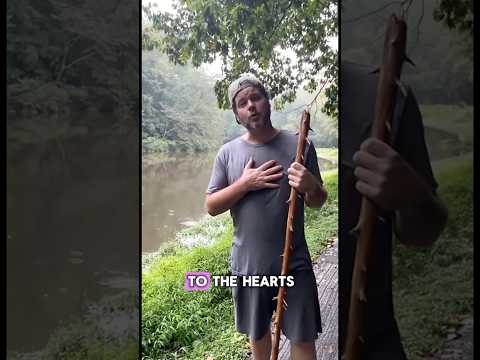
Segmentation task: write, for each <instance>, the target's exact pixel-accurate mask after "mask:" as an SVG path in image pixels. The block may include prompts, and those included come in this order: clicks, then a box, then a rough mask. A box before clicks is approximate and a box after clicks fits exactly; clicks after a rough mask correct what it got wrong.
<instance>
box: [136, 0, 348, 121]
mask: <svg viewBox="0 0 480 360" xmlns="http://www.w3.org/2000/svg"><path fill="white" fill-rule="evenodd" d="M144 11H145V14H146V15H147V17H148V18H149V19H150V20H151V21H152V23H153V28H155V29H157V30H158V31H160V32H161V33H162V34H163V38H162V39H161V40H160V41H159V42H157V43H153V42H151V41H150V40H149V39H150V35H149V33H148V32H146V33H145V35H144V42H143V43H144V46H145V48H149V47H153V46H159V47H160V49H161V50H162V51H164V52H165V53H166V54H168V57H169V59H170V60H171V61H173V62H174V63H175V64H186V63H187V62H188V61H189V60H191V62H192V64H193V65H194V66H199V65H200V64H202V63H211V62H213V61H214V60H215V59H217V58H220V59H221V60H222V64H223V65H222V70H223V76H222V78H221V79H220V80H218V81H217V82H216V84H215V93H216V94H217V100H218V105H219V107H220V108H224V109H226V108H228V107H229V104H228V97H227V88H228V84H229V83H230V82H231V81H233V80H234V79H235V78H237V77H238V76H239V75H240V74H242V73H245V72H251V73H254V74H256V75H257V76H258V77H259V78H260V79H261V80H262V81H264V82H265V83H266V84H267V87H268V89H269V92H270V95H271V96H272V97H276V96H279V97H278V102H277V104H276V105H277V107H278V108H281V107H282V106H283V105H284V104H285V103H286V102H291V101H293V100H294V99H295V93H296V91H297V89H299V88H300V86H302V84H304V88H305V89H308V91H309V92H313V91H315V90H316V89H317V88H318V87H319V85H320V84H319V77H320V76H321V77H322V78H324V79H327V80H328V81H329V87H327V89H328V90H327V94H328V97H327V101H328V103H327V105H326V106H325V110H326V111H327V112H328V113H329V114H332V115H335V114H336V109H337V106H336V104H337V88H336V82H337V52H336V50H334V49H332V48H331V47H330V46H329V45H328V40H329V39H330V38H332V37H334V36H336V35H337V32H338V27H337V13H336V12H337V2H335V1H321V0H312V1H296V0H290V1H287V0H282V1H276V0H275V1H274V0H268V1H257V0H243V1H221V0H191V1H185V0H180V1H179V2H178V3H177V4H176V13H175V14H174V15H172V14H169V13H158V14H154V13H152V10H151V9H150V8H148V7H144ZM287 49H288V50H290V51H292V52H293V53H294V54H295V56H296V61H291V60H290V58H289V57H287V56H286V50H287Z"/></svg>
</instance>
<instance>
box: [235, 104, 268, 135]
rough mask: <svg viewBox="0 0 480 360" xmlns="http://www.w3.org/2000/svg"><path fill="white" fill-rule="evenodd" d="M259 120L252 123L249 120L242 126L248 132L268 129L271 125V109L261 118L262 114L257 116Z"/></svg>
mask: <svg viewBox="0 0 480 360" xmlns="http://www.w3.org/2000/svg"><path fill="white" fill-rule="evenodd" d="M257 116H258V118H257V119H255V121H254V122H253V123H252V121H251V120H249V121H248V122H246V123H242V125H243V126H244V127H245V129H247V130H248V131H251V130H258V129H263V128H266V127H268V125H270V122H269V120H270V109H269V110H267V112H266V113H265V114H264V115H263V116H261V114H257Z"/></svg>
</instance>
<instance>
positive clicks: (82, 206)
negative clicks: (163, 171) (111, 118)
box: [7, 142, 140, 352]
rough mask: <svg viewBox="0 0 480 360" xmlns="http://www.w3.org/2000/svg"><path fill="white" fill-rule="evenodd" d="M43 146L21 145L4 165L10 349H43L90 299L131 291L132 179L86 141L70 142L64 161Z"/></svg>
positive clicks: (134, 250)
mask: <svg viewBox="0 0 480 360" xmlns="http://www.w3.org/2000/svg"><path fill="white" fill-rule="evenodd" d="M45 149H47V147H46V145H45V144H41V145H32V146H30V147H28V148H27V147H26V148H25V151H24V152H23V153H18V154H16V158H15V159H9V163H8V167H7V171H8V179H7V330H8V331H7V349H8V350H9V351H21V352H29V351H35V350H39V349H42V348H43V347H44V346H45V345H46V343H47V341H48V340H49V338H50V336H51V334H52V333H53V331H54V330H55V329H57V328H58V327H59V326H61V325H62V324H66V323H68V322H69V321H71V320H72V319H73V318H77V317H80V316H82V314H83V313H84V312H85V309H86V308H87V306H88V305H89V304H90V303H91V302H94V301H97V300H98V299H100V298H101V297H103V296H108V295H114V294H117V293H119V292H120V291H125V290H127V289H130V290H131V289H132V287H133V286H134V288H135V289H138V286H137V285H134V284H133V283H134V282H135V281H136V282H137V283H138V278H139V274H138V272H139V271H138V267H139V259H138V257H139V253H140V252H139V236H138V235H139V221H138V220H139V193H138V186H139V176H138V175H137V176H133V177H132V176H131V174H135V172H134V171H131V170H132V169H131V168H130V167H129V165H130V164H128V160H126V158H125V157H121V156H120V157H119V155H118V154H113V153H112V154H110V155H107V154H106V156H99V155H98V153H96V150H95V148H94V147H93V146H89V145H88V144H79V146H78V147H77V148H76V147H75V146H74V144H73V142H71V143H70V144H69V145H68V146H65V148H64V154H63V155H66V158H65V157H63V155H62V156H61V154H60V153H59V152H56V151H55V150H54V148H51V149H50V150H49V151H46V150H45ZM97 149H98V148H97ZM104 150H106V151H108V144H107V145H105V147H104ZM116 150H117V151H118V149H116ZM111 151H112V152H113V151H115V149H113V147H112V149H111ZM132 154H133V156H135V154H134V151H132ZM65 159H66V161H65ZM133 161H135V160H133ZM137 164H138V161H137ZM121 165H123V170H122V166H121ZM137 166H138V165H137ZM137 169H138V167H137ZM129 174H130V175H129Z"/></svg>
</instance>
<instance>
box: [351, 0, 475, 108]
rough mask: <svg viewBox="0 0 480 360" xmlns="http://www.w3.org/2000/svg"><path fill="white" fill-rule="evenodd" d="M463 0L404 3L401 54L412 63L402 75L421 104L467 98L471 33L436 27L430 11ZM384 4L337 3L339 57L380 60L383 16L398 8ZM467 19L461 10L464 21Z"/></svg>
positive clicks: (363, 1) (470, 78)
mask: <svg viewBox="0 0 480 360" xmlns="http://www.w3.org/2000/svg"><path fill="white" fill-rule="evenodd" d="M468 2H470V3H471V1H470V0H467V1H458V2H457V1H449V0H447V1H440V2H434V1H416V0H414V1H413V2H411V1H408V2H407V3H411V5H410V6H409V10H408V13H407V17H406V21H407V26H408V36H407V55H408V56H409V57H410V58H411V59H412V60H413V61H414V62H415V64H416V67H411V66H410V65H408V64H406V65H405V66H404V67H403V69H402V78H403V79H404V80H405V81H406V82H407V83H408V84H409V85H411V86H412V88H413V90H414V93H415V95H416V97H417V99H418V100H419V102H421V103H424V104H426V103H428V104H438V103H443V104H451V103H465V104H472V103H473V92H472V88H473V47H472V46H471V45H472V43H473V42H472V39H473V38H472V35H471V34H470V33H469V32H468V31H465V32H463V33H459V32H458V31H452V30H450V29H448V28H447V27H445V26H442V24H440V23H438V22H437V21H435V19H434V15H433V14H434V13H435V12H438V11H439V10H438V9H439V8H441V7H442V6H444V5H446V4H447V3H449V4H452V6H454V7H456V5H454V3H455V4H458V6H459V8H461V7H463V6H467V5H465V4H466V3H468ZM437 3H440V5H438V6H437ZM387 4H388V2H387V1H384V0H376V1H371V0H355V1H353V0H345V1H343V2H342V5H343V6H342V9H343V12H342V18H341V19H342V24H341V26H342V34H341V46H342V48H341V52H342V61H345V60H348V61H353V62H357V63H363V64H369V65H372V66H377V65H378V64H380V62H381V59H382V50H383V39H384V34H385V26H386V19H387V16H388V15H390V14H391V13H392V12H396V13H397V14H399V13H400V11H399V8H398V4H397V3H396V2H390V3H389V4H390V6H385V5H387ZM382 7H383V9H382ZM467 7H468V6H467ZM380 9H382V10H381V11H377V12H374V11H375V10H380ZM445 11H449V10H445ZM452 11H453V10H452ZM372 12H374V13H372ZM442 12H443V11H442ZM368 14H370V15H368ZM446 16H447V15H446ZM468 19H469V15H468V13H467V14H466V15H465V18H464V20H465V21H469V20H468Z"/></svg>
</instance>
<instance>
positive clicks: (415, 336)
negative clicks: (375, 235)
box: [394, 160, 473, 360]
mask: <svg viewBox="0 0 480 360" xmlns="http://www.w3.org/2000/svg"><path fill="white" fill-rule="evenodd" d="M437 177H438V182H439V184H440V188H439V193H440V196H441V198H442V199H443V200H444V201H445V203H446V205H447V207H448V210H449V219H448V224H447V228H446V230H445V232H444V234H443V235H442V236H441V238H440V239H439V240H437V242H436V243H435V244H434V245H433V246H432V247H431V248H429V249H415V248H409V247H406V246H403V245H400V244H397V246H396V249H395V255H394V299H395V305H396V313H397V319H398V321H399V326H400V331H401V334H402V337H403V339H404V344H405V347H406V350H407V353H408V357H409V358H411V359H414V360H416V359H421V358H423V357H424V356H425V355H426V354H428V353H431V352H433V351H435V350H437V349H438V348H439V346H440V345H441V343H442V341H443V339H444V338H445V336H446V335H447V332H448V330H449V328H451V327H455V325H456V324H458V323H459V321H460V320H461V318H462V317H463V316H465V315H468V314H470V313H471V312H472V311H473V290H472V289H473V280H472V279H473V193H472V187H473V183H472V180H473V168H472V162H471V160H468V161H464V162H458V161H455V162H453V163H449V164H448V166H442V168H441V169H439V171H438V176H437Z"/></svg>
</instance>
